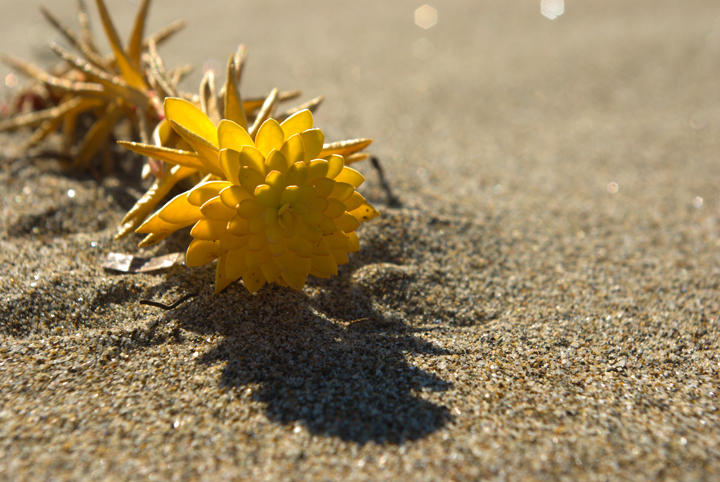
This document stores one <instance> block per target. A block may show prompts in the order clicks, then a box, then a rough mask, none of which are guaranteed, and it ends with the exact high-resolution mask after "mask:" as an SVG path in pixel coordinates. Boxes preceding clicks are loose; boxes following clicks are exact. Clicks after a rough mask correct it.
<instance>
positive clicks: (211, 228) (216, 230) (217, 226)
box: [190, 219, 228, 241]
mask: <svg viewBox="0 0 720 482" xmlns="http://www.w3.org/2000/svg"><path fill="white" fill-rule="evenodd" d="M227 224H228V223H227V222H226V221H214V220H212V219H201V220H200V221H198V222H197V223H195V226H193V228H192V230H191V231H190V236H192V237H193V238H195V239H204V240H207V241H216V240H219V239H220V237H221V236H222V235H223V233H224V232H225V229H227Z"/></svg>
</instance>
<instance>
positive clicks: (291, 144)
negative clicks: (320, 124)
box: [280, 134, 305, 166]
mask: <svg viewBox="0 0 720 482" xmlns="http://www.w3.org/2000/svg"><path fill="white" fill-rule="evenodd" d="M280 152H282V153H283V155H284V156H285V158H286V159H287V160H288V164H289V165H291V166H292V165H293V164H295V163H296V162H303V161H304V160H305V145H304V144H303V140H302V137H300V134H295V135H293V136H291V137H289V138H288V140H286V141H285V142H284V143H283V145H282V147H281V148H280Z"/></svg>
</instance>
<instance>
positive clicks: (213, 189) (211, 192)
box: [185, 181, 232, 207]
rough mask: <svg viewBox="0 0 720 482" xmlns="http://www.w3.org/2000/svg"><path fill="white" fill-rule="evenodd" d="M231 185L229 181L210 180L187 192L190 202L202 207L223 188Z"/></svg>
mask: <svg viewBox="0 0 720 482" xmlns="http://www.w3.org/2000/svg"><path fill="white" fill-rule="evenodd" d="M230 186H232V184H230V183H229V182H227V181H208V182H204V183H202V184H198V185H197V186H195V187H194V188H192V189H190V190H189V191H188V192H187V193H185V194H186V195H187V200H188V202H189V203H190V204H192V205H193V206H197V207H200V206H202V205H203V204H205V203H206V202H208V201H209V200H210V199H212V198H214V197H217V196H218V195H219V194H220V192H221V191H222V190H223V189H225V188H227V187H230Z"/></svg>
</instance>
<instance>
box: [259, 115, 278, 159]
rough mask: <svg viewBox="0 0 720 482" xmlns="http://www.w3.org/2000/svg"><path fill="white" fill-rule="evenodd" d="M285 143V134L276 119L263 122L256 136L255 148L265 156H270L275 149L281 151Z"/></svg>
mask: <svg viewBox="0 0 720 482" xmlns="http://www.w3.org/2000/svg"><path fill="white" fill-rule="evenodd" d="M283 142H285V134H284V133H283V130H282V127H280V124H278V122H277V121H276V120H275V119H268V120H266V121H265V122H263V123H262V125H261V126H260V129H259V130H258V133H257V135H256V136H255V147H257V148H258V150H259V151H260V152H262V153H263V155H264V156H267V155H268V154H270V151H272V150H273V149H275V150H278V151H279V150H280V148H281V147H282V145H283Z"/></svg>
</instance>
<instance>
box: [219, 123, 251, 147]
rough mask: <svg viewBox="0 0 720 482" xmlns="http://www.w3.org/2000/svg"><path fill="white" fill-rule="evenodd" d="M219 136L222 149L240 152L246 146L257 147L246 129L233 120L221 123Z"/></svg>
mask: <svg viewBox="0 0 720 482" xmlns="http://www.w3.org/2000/svg"><path fill="white" fill-rule="evenodd" d="M217 135H218V145H219V147H220V149H233V150H235V151H238V152H240V151H242V149H243V147H245V146H253V147H254V146H255V143H254V142H253V140H252V138H251V137H250V134H248V133H247V131H246V130H245V128H244V127H242V126H241V125H239V124H237V123H235V122H233V121H231V120H227V119H223V120H221V121H220V124H218V129H217Z"/></svg>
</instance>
